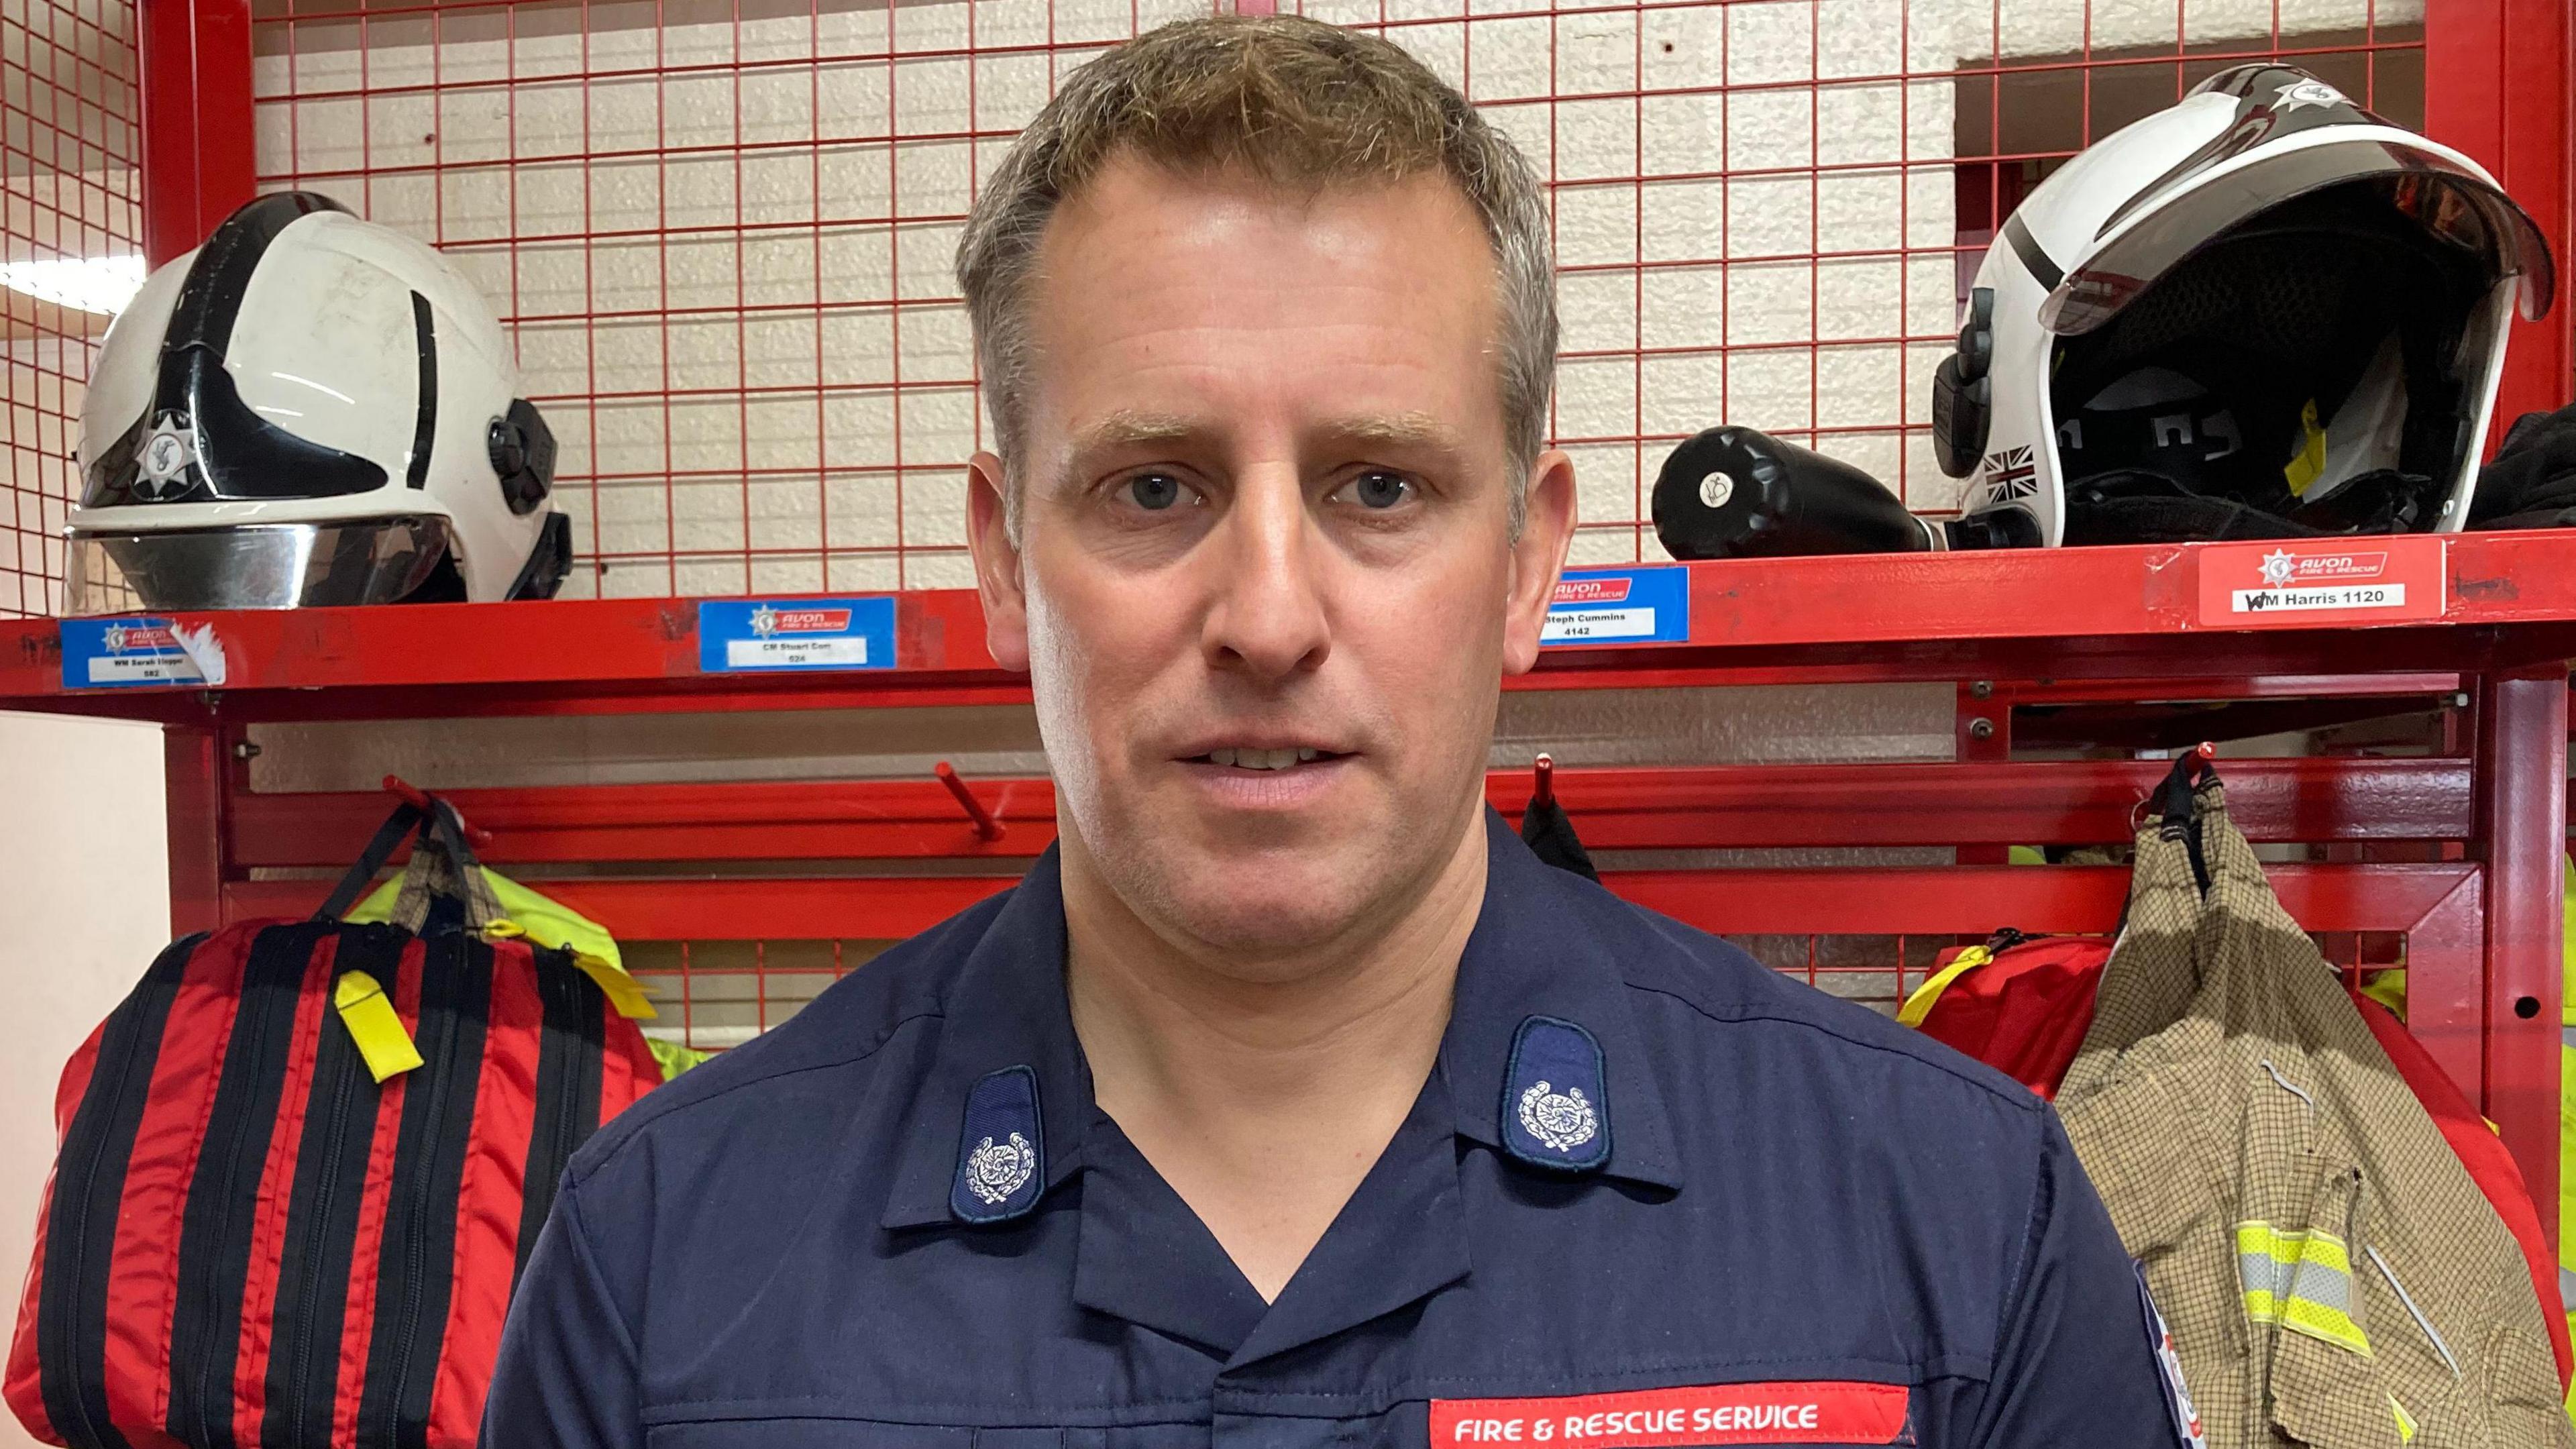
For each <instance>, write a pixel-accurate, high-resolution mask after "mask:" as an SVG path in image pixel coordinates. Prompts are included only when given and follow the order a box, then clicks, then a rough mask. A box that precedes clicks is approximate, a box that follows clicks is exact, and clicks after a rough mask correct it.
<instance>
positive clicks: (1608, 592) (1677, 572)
mask: <svg viewBox="0 0 2576 1449" xmlns="http://www.w3.org/2000/svg"><path fill="white" fill-rule="evenodd" d="M1689 641H1690V570H1689V569H1687V568H1684V567H1683V566H1681V565H1680V564H1664V565H1649V566H1647V567H1644V568H1627V569H1568V570H1566V571H1565V575H1564V577H1563V578H1561V579H1559V580H1558V581H1557V585H1556V602H1555V603H1553V604H1550V605H1548V609H1547V623H1546V624H1544V625H1542V626H1541V627H1540V629H1539V636H1538V642H1540V643H1541V644H1684V643H1688V642H1689Z"/></svg>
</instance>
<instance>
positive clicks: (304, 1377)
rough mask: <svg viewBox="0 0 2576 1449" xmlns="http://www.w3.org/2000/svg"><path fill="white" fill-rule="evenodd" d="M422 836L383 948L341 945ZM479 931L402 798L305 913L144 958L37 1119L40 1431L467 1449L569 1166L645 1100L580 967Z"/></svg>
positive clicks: (111, 1438) (453, 872)
mask: <svg viewBox="0 0 2576 1449" xmlns="http://www.w3.org/2000/svg"><path fill="white" fill-rule="evenodd" d="M415 830H417V833H418V835H419V840H418V842H417V844H416V845H415V847H414V849H413V851H412V856H411V861H410V864H409V865H407V866H406V868H405V872H404V878H403V891H402V904H401V905H400V906H398V907H397V908H396V911H395V919H396V920H397V921H399V922H402V923H403V924H391V925H387V924H378V925H353V924H349V923H346V922H343V921H342V920H340V919H339V918H340V916H341V915H342V914H344V913H345V912H346V911H347V910H348V908H349V906H350V905H351V903H353V902H354V901H356V899H357V898H358V895H359V893H360V892H361V891H362V890H364V889H365V888H366V886H367V884H368V883H369V881H370V880H371V879H372V878H373V877H374V875H375V873H376V871H377V870H378V869H379V868H380V867H381V866H382V865H383V864H384V862H385V861H386V860H387V859H388V858H390V856H391V855H392V853H393V851H394V850H395V849H396V848H397V847H398V846H400V844H401V843H402V842H403V840H404V839H405V838H406V837H407V836H409V835H411V834H413V833H414V831H415ZM497 915H498V908H497V906H496V904H495V903H494V902H493V901H492V899H491V893H490V890H489V888H488V887H487V886H485V885H484V883H483V879H482V873H481V871H480V869H479V868H478V867H477V866H476V864H475V863H474V860H473V857H472V854H471V853H470V852H469V851H468V850H467V848H466V846H465V842H464V835H463V831H462V829H461V828H460V825H459V822H458V821H457V820H456V818H455V815H454V812H453V811H452V810H450V809H449V808H448V807H447V806H445V805H444V804H443V803H439V802H435V801H433V802H432V808H431V809H430V810H429V811H427V812H424V811H422V810H421V809H419V808H417V807H415V806H412V805H409V804H406V805H404V806H403V807H402V808H401V809H399V810H397V811H395V812H394V815H393V817H392V818H391V819H389V820H387V821H386V822H385V827H384V828H383V829H382V830H380V831H378V832H377V835H376V838H375V840H374V841H373V842H372V843H371V844H370V845H369V846H368V848H367V853H366V855H365V856H364V857H363V858H361V859H360V860H359V861H358V863H357V864H356V865H355V866H354V867H352V869H351V870H350V872H349V874H348V876H347V878H346V879H344V880H343V881H342V882H341V885H340V888H339V889H338V890H337V891H336V892H334V893H333V895H332V898H331V900H330V901H329V902H328V903H327V904H326V905H325V906H324V907H323V909H322V911H321V913H320V914H318V915H316V916H315V917H314V919H312V920H309V921H295V922H276V921H271V922H251V923H245V924H242V925H236V926H227V927H225V928H224V929H222V930H219V931H215V932H212V933H210V934H204V935H196V936H190V937H188V938H186V939H184V940H181V941H179V942H177V943H175V944H173V945H172V946H170V947H169V948H168V949H167V950H165V951H163V952H162V953H161V957H160V959H159V960H157V961H155V962H154V963H153V964H152V969H151V971H150V972H149V974H147V975H146V976H145V977H144V978H143V981H142V983H141V984H140V985H138V986H136V987H135V989H134V991H133V993H132V994H131V995H129V996H127V997H126V999H125V1001H124V1002H123V1004H121V1005H119V1006H118V1007H117V1009H116V1011H115V1012H114V1013H113V1014H112V1015H110V1016H109V1017H108V1019H107V1020H106V1021H105V1022H104V1023H103V1024H101V1025H100V1027H99V1028H98V1030H97V1031H96V1032H94V1033H92V1034H91V1036H90V1038H89V1040H88V1041H87V1042H86V1043H85V1044H83V1045H82V1047H81V1049H80V1051H79V1052H78V1053H76V1054H75V1055H74V1056H73V1057H72V1060H71V1063H70V1065H69V1066H67V1067H66V1068H65V1069H64V1072H63V1077H62V1085H61V1088H60V1090H59V1092H58V1093H57V1096H56V1101H55V1122H56V1129H57V1132H58V1134H59V1146H58V1149H57V1151H56V1155H55V1159H54V1172H53V1178H52V1182H51V1185H50V1186H49V1187H48V1189H47V1193H46V1201H45V1206H44V1212H43V1216H42V1218H41V1219H40V1223H39V1227H38V1230H37V1239H36V1254H35V1265H34V1268H33V1269H32V1271H31V1272H30V1273H29V1275H28V1280H27V1288H26V1294H25V1297H24V1299H23V1301H22V1302H21V1304H20V1307H19V1311H18V1325H17V1333H16V1337H15V1338H14V1340H13V1341H12V1343H11V1345H10V1351H9V1364H8V1373H7V1380H6V1393H7V1397H8V1400H9V1406H10V1407H11V1408H12V1409H14V1410H16V1412H17V1414H18V1417H19V1419H20V1420H21V1421H22V1422H23V1423H25V1424H26V1426H27V1428H28V1429H29V1430H30V1431H31V1432H32V1433H34V1434H35V1435H36V1436H37V1437H38V1438H40V1439H44V1440H47V1441H49V1442H52V1443H56V1444H65V1445H75V1446H109V1449H122V1446H133V1449H142V1446H163V1445H171V1444H181V1445H189V1446H194V1449H255V1446H258V1449H284V1446H295V1449H322V1446H325V1445H332V1446H368V1449H397V1446H400V1449H432V1446H457V1449H462V1446H467V1445H471V1444H473V1443H474V1442H475V1438H476V1434H477V1430H478V1420H479V1419H480V1417H481V1415H482V1409H483V1399H484V1395H485V1392H486V1390H487V1388H488V1386H489V1383H490V1380H491V1374H492V1361H493V1358H494V1355H495V1353H496V1352H497V1351H498V1349H499V1346H500V1338H501V1321H502V1317H503V1315H504V1313H505V1311H506V1310H507V1308H508V1306H509V1299H510V1293H511V1289H512V1287H513V1285H514V1284H515V1283H516V1282H517V1280H518V1274H519V1271H520V1269H521V1267H522V1266H523V1265H524V1263H525V1262H526V1258H527V1254H528V1250H529V1248H530V1247H531V1246H532V1245H533V1244H534V1241H535V1238H536V1231H537V1228H538V1226H539V1225H540V1224H542V1223H543V1222H544V1221H545V1215H546V1211H547V1209H548V1208H549V1207H550V1206H551V1205H552V1204H553V1201H554V1195H555V1190H556V1186H557V1184H558V1183H559V1182H560V1180H561V1176H562V1173H563V1168H564V1162H565V1159H567V1158H568V1157H570V1156H571V1155H572V1152H573V1149H574V1148H576V1147H578V1146H580V1145H581V1143H582V1141H583V1139H585V1138H587V1137H588V1136H589V1135H590V1134H591V1132H592V1131H593V1130H594V1129H596V1128H597V1127H598V1125H599V1124H600V1123H601V1122H602V1121H604V1120H606V1119H607V1118H608V1117H610V1116H612V1115H614V1114H615V1113H616V1112H617V1111H618V1110H619V1109H621V1108H623V1107H624V1106H626V1105H627V1104H628V1103H629V1102H631V1101H633V1100H635V1099H636V1098H638V1097H640V1096H642V1095H643V1094H644V1093H645V1092H646V1091H647V1090H649V1089H650V1088H652V1087H653V1086H654V1085H656V1084H658V1083H659V1082H660V1081H661V1079H662V1078H661V1072H660V1069H659V1068H658V1067H656V1066H655V1064H654V1062H653V1059H652V1055H651V1053H650V1052H649V1051H647V1050H646V1048H645V1045H644V1039H643V1036H642V1034H641V1033H640V1032H639V1031H638V1030H637V1029H636V1026H635V1024H634V1023H633V1022H631V1021H628V1020H626V1019H625V1018H623V1017H621V1016H619V1015H618V1014H617V1013H616V1012H615V1011H614V1010H613V1009H611V1008H610V1006H609V1004H608V1001H607V998H606V996H605V995H604V994H603V993H602V991H601V990H600V988H599V986H598V985H597V984H595V983H594V982H593V981H592V980H591V979H590V977H589V976H587V975H586V974H584V972H583V971H582V969H581V968H580V967H578V966H577V965H576V964H575V963H574V961H573V959H572V957H571V955H570V954H569V953H567V952H563V951H558V950H551V949H546V948H542V947H534V946H531V945H530V943H528V942H527V941H526V940H524V939H519V938H512V937H508V936H506V935H499V936H497V937H496V936H495V935H494V934H492V933H487V932H486V931H485V930H484V928H485V927H486V926H488V925H490V924H491V923H492V921H493V920H494V919H495V917H497ZM505 929H506V928H505ZM370 988H380V989H381V999H371V998H373V996H374V993H373V991H371V989H370ZM388 1008H389V1009H390V1014H388ZM370 1014H371V1015H370ZM362 1020H363V1021H364V1022H365V1024H366V1025H368V1026H371V1027H373V1028H374V1030H373V1031H372V1032H371V1033H367V1032H362V1031H361V1030H360V1023H361V1021H362ZM395 1021H399V1023H400V1031H399V1032H395V1031H392V1030H391V1027H392V1024H393V1023H394V1022H395ZM405 1036H407V1037H408V1042H404V1041H403V1040H402V1038H403V1037H405ZM362 1041H364V1042H366V1043H367V1046H366V1047H365V1048H364V1049H362V1046H361V1043H362ZM388 1042H391V1043H392V1044H393V1046H394V1049H395V1050H394V1055H395V1056H396V1057H398V1058H399V1059H398V1060H396V1061H395V1062H393V1063H392V1064H391V1065H392V1070H391V1073H390V1074H389V1075H387V1076H386V1077H385V1079H384V1080H383V1081H381V1082H379V1081H378V1080H377V1077H376V1071H377V1070H380V1069H383V1068H385V1067H386V1066H387V1062H386V1060H385V1057H386V1051H385V1048H386V1045H387V1043H388ZM414 1053H416V1055H417V1058H418V1065H416V1066H410V1067H408V1069H405V1067H404V1065H403V1063H404V1062H407V1061H409V1060H410V1058H411V1056H412V1055H413V1054H414Z"/></svg>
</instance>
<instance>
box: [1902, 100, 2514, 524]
mask: <svg viewBox="0 0 2576 1449" xmlns="http://www.w3.org/2000/svg"><path fill="white" fill-rule="evenodd" d="M2553 286H2554V279H2553V274H2552V270H2551V265H2550V258H2549V251H2548V247H2547V244H2546V243H2545V242H2544V241H2543V240H2542V239H2541V234H2540V230H2539V228H2538V227H2536V226H2535V225H2533V223H2532V220H2531V218H2530V217H2529V216H2528V215H2526V214H2525V213H2524V212H2523V210H2522V208H2521V207H2519V206H2517V205H2515V204H2514V202H2513V200H2512V199H2511V198H2509V197H2507V196H2506V195H2505V194H2504V192H2503V191H2502V190H2500V189H2499V188H2498V187H2497V185H2496V183H2495V180H2494V178H2493V177H2491V176H2489V175H2488V174H2487V173H2486V171H2485V170H2483V169H2482V168H2480V167H2479V166H2478V164H2477V163H2476V162H2474V161H2472V160H2470V159H2469V158H2468V157H2466V156H2463V155H2461V154H2460V153H2459V152H2457V151H2453V150H2451V149H2450V148H2449V147H2446V146H2441V145H2438V144H2436V143H2434V142H2432V141H2428V140H2426V139H2425V138H2424V137H2422V136H2419V135H2416V134H2415V133H2414V132H2411V131H2408V130H2406V129H2404V128H2403V127H2400V126H2396V125H2393V124H2391V123H2389V122H2387V121H2385V120H2382V119H2381V118H2379V117H2377V116H2375V115H2372V114H2371V113H2370V112H2368V111H2365V110H2363V109H2361V108H2360V107H2359V106H2357V105H2355V104H2353V103H2352V102H2351V101H2350V100H2348V99H2346V98H2345V97H2344V95H2343V94H2342V93H2341V92H2339V91H2337V90H2336V89H2335V88H2334V87H2332V86H2330V85H2327V84H2326V83H2325V82H2323V81H2320V80H2317V79H2316V78H2314V77H2312V76H2309V75H2307V74H2305V73H2304V72H2301V71H2298V70H2294V69H2291V68H2289V67H2287V66H2279V65H2253V66H2240V67H2238V68H2236V69H2234V70H2229V71H2225V72H2222V73H2221V74H2219V75H2216V76H2212V77H2211V78H2210V79H2208V80H2207V81H2204V82H2202V83H2201V84H2200V85H2199V86H2198V87H2197V88H2195V89H2194V90H2193V91H2192V93H2191V94H2190V95H2188V96H2186V97H2185V98H2183V100H2182V101H2180V102H2179V103H2177V104H2175V105H2174V106H2172V107H2170V108H2169V109H2166V110H2163V111H2160V112H2157V113H2156V114H2154V115H2151V116H2148V117H2146V118H2145V119H2143V120H2140V121H2138V122H2136V123H2135V124H2132V125H2129V126H2126V127H2124V128H2122V129H2121V130H2119V131H2117V132H2115V133H2113V134H2112V135H2110V136H2107V137H2105V138H2104V139H2102V140H2101V141H2099V142H2097V143H2095V144H2094V145H2093V146H2091V147H2090V148H2088V149H2086V150H2085V151H2084V152H2082V153H2081V154H2079V155H2077V156H2076V157H2075V158H2074V159H2073V160H2072V161H2070V162H2068V163H2067V165H2066V166H2065V167H2064V169H2062V170H2060V171H2058V172H2057V173H2056V174H2054V175H2052V176H2050V177H2049V178H2048V179H2047V180H2046V181H2044V182H2042V183H2041V184H2040V185H2039V187H2038V188H2037V189H2036V190H2034V191H2032V192H2031V194H2030V195H2029V197H2028V198H2026V199H2025V200H2024V201H2023V202H2022V203H2021V206H2020V208H2019V209H2018V210H2016V211H2015V212H2014V213H2013V214H2012V216H2011V218H2010V219H2009V220H2007V221H2006V222H2005V224H2004V227H2003V231H2002V233H2001V235H2000V236H1999V237H1998V238H1997V240H1996V244H1995V245H1994V246H1992V247H1990V248H1989V249H1988V250H1987V253H1986V257H1985V261H1984V264H1983V265H1982V266H1980V267H1979V268H1978V270H1977V277H1976V282H1975V286H1974V289H1973V291H1972V292H1971V294H1970V301H1969V304H1968V308H1967V315H1966V317H1965V318H1964V319H1963V325H1962V327H1961V328H1960V333H1959V344H1958V350H1957V352H1956V353H1955V354H1953V355H1952V356H1951V357H1950V358H1948V359H1947V360H1945V361H1944V362H1943V363H1942V364H1941V368H1940V371H1939V373H1938V374H1937V375H1936V377H1935V379H1934V385H1933V421H1932V436H1933V443H1934V447H1935V451H1936V452H1937V453H1938V455H1939V458H1940V462H1941V466H1942V468H1943V469H1944V470H1945V471H1946V472H1948V473H1949V474H1950V475H1951V476H1952V477H1956V478H1964V477H1967V476H1969V475H1970V474H1971V473H1973V474H1975V475H1976V482H1975V483H1974V485H1973V486H1972V487H1971V488H1970V489H1969V491H1968V494H1967V497H1966V498H1965V500H1964V501H1963V511H1964V516H1963V518H1962V519H1961V520H1960V522H1959V524H1958V525H1956V527H1958V528H1959V529H1960V530H1962V531H1964V532H1965V533H1967V534H1968V536H1969V537H1970V538H1972V539H1974V540H1976V541H1977V542H1980V543H1983V544H1985V545H1988V546H2015V545H2048V546H2053V545H2057V544H2083V543H2139V542H2158V541H2177V540H2185V539H2206V538H2289V537H2304V536H2310V535H2330V534H2344V533H2393V532H2427V531H2442V532H2449V531H2455V530H2457V529H2459V528H2460V527H2461V526H2462V525H2463V524H2465V523H2466V522H2467V520H2468V516H2469V497H2470V493H2471V491H2472V490H2473V489H2474V488H2475V486H2476V482H2477V467H2478V459H2479V455H2480V452H2481V451H2482V449H2483V448H2484V446H2485V440H2486V429H2487V414H2488V412H2489V410H2490V409H2491V408H2492V407H2493V406H2494V404H2495V395H2496V383H2497V379H2498V377H2499V376H2500V374H2501V370H2502V367H2503V363H2504V343H2505V333H2506V329H2507V327H2508V326H2509V325H2510V323H2511V320H2512V315H2513V312H2514V310H2515V308H2516V306H2517V304H2518V305H2519V306H2520V308H2521V311H2522V314H2523V315H2524V316H2526V317H2532V318H2537V317H2539V316H2540V315H2542V314H2543V313H2545V312H2546V311H2547V310H2548V308H2549V302H2550V294H2551V291H2552V289H2553Z"/></svg>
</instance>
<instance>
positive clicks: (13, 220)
mask: <svg viewBox="0 0 2576 1449" xmlns="http://www.w3.org/2000/svg"><path fill="white" fill-rule="evenodd" d="M138 116H139V113H138V106H137V92H136V83H135V51H134V3H133V0H6V3H5V4H0V175H4V176H5V185H0V327H4V328H5V330H6V335H7V349H8V357H7V364H8V370H7V373H6V384H5V393H0V396H5V399H6V401H7V407H6V409H5V413H0V441H5V444H6V447H7V450H8V459H9V462H8V474H7V477H6V479H5V482H0V617H11V616H19V615H42V614H51V613H54V612H55V611H56V609H57V608H58V607H59V605H60V603H61V581H62V572H63V546H62V531H63V523H64V515H65V510H66V509H67V508H68V507H69V506H70V504H71V501H72V500H73V499H74V498H75V497H76V496H78V492H79V485H78V482H77V481H76V475H75V472H74V469H73V465H72V458H71V454H72V448H73V446H74V444H75V443H76V442H77V441H78V439H79V432H80V407H81V394H82V384H83V382H84V381H85V380H86V379H87V378H88V377H89V370H90V364H91V362H92V361H93V360H94V359H95V358H96V357H97V355H98V340H99V337H100V335H101V334H102V333H103V332H105V331H106V328H107V322H108V315H109V313H111V312H112V311H114V309H115V308H117V307H119V306H121V305H123V303H124V299H125V297H126V295H128V294H130V293H131V292H132V291H133V289H134V288H135V287H136V286H137V285H139V284H140V283H141V282H142V280H143V244H142V242H141V240H140V238H141V236H142V230H143V227H142V212H141V208H140V205H139V203H138V199H137V198H138V195H139V192H138V190H137V182H136V176H135V154H136V152H137V150H138V149H139V146H140V138H139V131H138V129H137V126H138Z"/></svg>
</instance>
